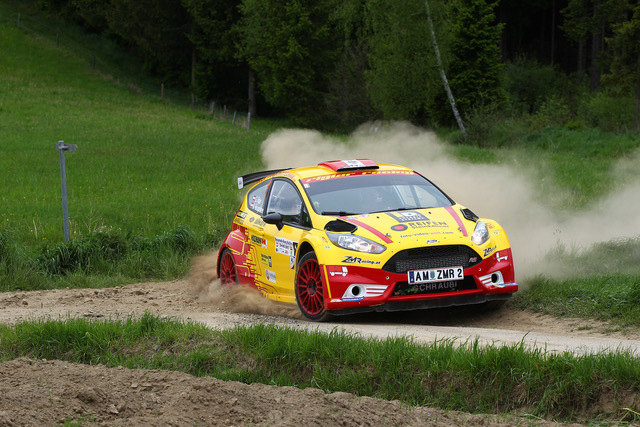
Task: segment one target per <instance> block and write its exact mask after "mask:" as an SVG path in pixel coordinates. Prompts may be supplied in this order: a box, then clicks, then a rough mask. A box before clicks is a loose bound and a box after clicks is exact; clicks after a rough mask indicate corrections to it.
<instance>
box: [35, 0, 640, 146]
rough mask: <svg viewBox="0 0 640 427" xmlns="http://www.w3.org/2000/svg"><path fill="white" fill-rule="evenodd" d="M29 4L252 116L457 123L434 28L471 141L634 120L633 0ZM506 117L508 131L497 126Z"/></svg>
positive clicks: (71, 0) (339, 123)
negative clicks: (553, 127)
mask: <svg viewBox="0 0 640 427" xmlns="http://www.w3.org/2000/svg"><path fill="white" fill-rule="evenodd" d="M37 4H38V7H40V8H41V9H44V10H48V11H50V12H52V13H55V14H59V15H61V16H63V17H64V18H67V19H72V20H74V21H76V22H77V23H79V24H80V25H82V26H83V27H84V28H86V29H87V30H88V31H90V32H95V33H99V34H102V35H106V36H108V37H110V38H112V39H114V40H116V41H117V42H118V43H119V44H120V45H122V46H123V47H125V48H126V49H128V50H129V51H130V52H132V53H134V54H135V55H136V56H138V57H140V58H141V59H142V60H143V61H144V64H145V68H146V70H147V71H148V72H150V73H152V74H154V75H156V76H157V77H158V78H159V79H160V80H161V81H162V82H164V84H165V85H167V86H171V87H177V88H183V89H187V90H189V91H190V92H191V94H192V95H191V96H192V102H194V103H195V102H198V103H207V104H208V103H210V102H215V103H216V104H217V105H225V106H229V108H230V109H236V110H239V111H248V112H250V113H251V115H252V116H254V117H255V116H256V114H258V115H260V116H263V117H276V116H277V117H287V118H289V119H290V120H292V122H293V123H295V124H296V125H299V126H308V127H315V128H319V129H324V130H350V129H352V128H354V127H355V126H357V125H359V124H361V123H363V122H366V121H372V120H408V121H410V122H412V123H414V124H416V125H420V126H427V127H452V126H455V121H454V115H453V114H452V109H451V108H450V104H449V102H448V100H447V96H446V94H445V89H444V86H443V81H442V79H441V76H440V66H439V64H438V62H437V60H436V54H435V51H434V46H435V43H433V42H434V41H435V42H436V43H437V46H438V48H439V51H440V54H441V58H442V66H441V68H442V70H443V71H445V73H446V76H447V78H448V82H449V83H450V86H451V90H452V93H453V96H454V98H455V102H456V106H457V108H458V110H459V111H460V115H461V117H462V119H463V122H464V123H465V125H466V127H467V130H468V137H467V139H468V140H469V141H468V142H472V143H474V142H475V143H477V144H478V145H494V146H495V145H504V144H508V143H509V141H512V140H513V137H514V136H515V137H517V136H518V134H526V133H528V132H530V131H532V130H535V129H537V128H542V127H545V126H549V125H563V126H567V127H568V128H570V129H571V128H573V129H576V128H583V127H599V128H602V129H605V130H611V131H623V132H624V131H629V130H635V131H638V127H639V125H638V114H639V111H638V110H639V100H640V2H638V1H637V0H532V1H526V2H523V1H520V0H498V1H487V0H427V1H424V0H407V1H390V0H368V1H364V0H319V1H313V0H287V1H281V0H107V1H103V0H39V1H38V2H37ZM429 19H431V20H432V22H433V24H434V25H433V28H434V34H433V35H434V36H435V39H434V38H432V35H431V33H430V26H429ZM505 123H507V124H508V129H509V131H508V134H509V135H506V136H505V135H502V134H501V133H500V130H498V131H497V130H496V128H499V129H502V133H504V125H503V124H505ZM497 135H500V137H493V136H497ZM463 137H464V136H463V135H462V134H461V135H460V136H459V138H463Z"/></svg>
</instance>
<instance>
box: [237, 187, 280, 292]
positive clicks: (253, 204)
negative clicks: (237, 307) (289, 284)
mask: <svg viewBox="0 0 640 427" xmlns="http://www.w3.org/2000/svg"><path fill="white" fill-rule="evenodd" d="M271 182H272V181H271V180H268V181H265V182H263V183H260V184H258V185H256V186H255V187H253V188H252V189H251V190H249V193H248V194H247V209H248V212H246V216H245V218H244V220H243V224H242V225H243V227H244V228H245V233H246V239H247V242H248V244H249V252H248V253H247V267H248V274H249V280H248V281H249V283H253V284H254V285H255V286H256V287H257V288H258V289H260V290H261V291H262V292H265V293H274V292H275V289H274V288H273V287H272V286H269V285H268V281H267V280H266V277H265V265H264V262H263V261H261V259H263V258H262V254H263V252H264V251H265V250H266V249H267V247H266V246H267V241H266V240H265V238H264V226H265V223H264V221H262V215H263V214H264V210H265V206H266V201H267V191H268V189H269V185H270V184H271ZM267 267H268V266H267Z"/></svg>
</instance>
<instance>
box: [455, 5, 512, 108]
mask: <svg viewBox="0 0 640 427" xmlns="http://www.w3.org/2000/svg"><path fill="white" fill-rule="evenodd" d="M496 4H497V2H492V1H487V0H455V1H454V2H453V4H452V6H453V7H452V12H453V14H454V16H453V28H452V33H453V39H452V42H451V47H450V53H451V61H450V63H449V71H448V75H449V77H450V83H451V89H452V91H453V93H454V95H455V98H456V102H457V104H458V106H459V108H460V111H461V112H462V114H463V115H465V116H468V115H469V114H470V113H471V111H472V110H473V109H475V108H478V107H482V106H486V105H490V104H498V105H499V104H502V103H503V102H504V100H505V97H506V95H505V92H504V89H503V88H502V86H501V77H502V72H503V64H502V63H501V59H500V35H501V33H502V29H503V24H499V23H497V22H496V19H495V15H494V13H493V10H494V8H495V6H496Z"/></svg>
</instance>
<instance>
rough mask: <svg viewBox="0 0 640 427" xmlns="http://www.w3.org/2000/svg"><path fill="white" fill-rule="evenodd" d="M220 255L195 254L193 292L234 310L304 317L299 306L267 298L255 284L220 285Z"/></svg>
mask: <svg viewBox="0 0 640 427" xmlns="http://www.w3.org/2000/svg"><path fill="white" fill-rule="evenodd" d="M217 257H218V251H217V250H216V251H213V252H211V253H208V254H205V255H201V256H199V257H196V258H194V259H193V261H192V264H191V270H190V272H189V283H190V284H191V286H192V290H193V292H194V296H195V297H197V298H198V299H199V300H200V301H203V302H206V303H208V304H211V305H212V306H213V307H214V308H217V309H221V310H225V311H230V312H233V313H256V314H264V315H268V316H283V317H291V318H296V319H299V318H301V314H300V310H298V307H297V306H294V305H291V304H283V303H279V302H276V301H272V300H270V299H267V298H264V297H263V296H262V294H261V293H260V292H259V291H258V290H257V289H255V288H252V287H249V286H245V285H236V286H221V284H220V280H219V279H218V273H217Z"/></svg>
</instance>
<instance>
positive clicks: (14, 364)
mask: <svg viewBox="0 0 640 427" xmlns="http://www.w3.org/2000/svg"><path fill="white" fill-rule="evenodd" d="M247 292H248V293H247ZM145 311H148V312H151V313H155V314H158V315H161V316H171V317H175V318H178V319H190V320H194V321H198V322H202V323H204V324H206V325H208V326H210V327H213V328H227V327H232V326H234V325H246V324H251V323H255V322H267V323H273V324H278V325H286V326H290V327H294V328H301V329H316V328H318V329H321V330H331V329H333V328H335V327H338V328H343V329H345V330H347V331H350V332H352V333H356V334H360V335H362V336H373V337H386V336H399V335H412V336H414V338H415V339H416V340H418V341H423V342H430V341H433V340H434V339H440V338H453V339H456V340H457V342H464V341H466V340H473V339H476V338H477V339H478V340H480V341H481V342H482V343H496V344H503V343H504V344H509V343H514V342H520V341H523V342H525V343H526V344H527V345H531V346H545V347H546V348H547V349H549V350H551V351H564V350H569V351H574V352H577V353H581V352H585V351H599V350H602V349H614V348H619V347H622V348H629V349H631V350H632V351H636V352H639V350H640V335H639V334H638V333H637V332H633V333H628V334H626V335H623V334H621V333H611V334H605V333H603V332H602V331H603V330H604V329H606V328H607V327H608V325H606V324H602V323H600V324H594V323H593V322H587V321H584V320H577V319H569V320H567V319H563V320H559V319H555V318H551V317H548V316H541V315H536V314H533V313H528V312H522V311H516V310H510V309H506V310H501V311H498V312H495V313H482V314H478V313H475V312H474V311H473V310H469V309H457V310H445V311H433V312H411V313H404V314H397V313H395V314H370V315H366V316H364V315H362V316H356V317H348V318H338V321H336V322H330V323H323V324H314V323H309V322H306V321H304V320H302V319H300V318H299V316H298V315H297V314H296V312H297V308H292V307H289V306H282V305H278V304H275V303H271V302H268V301H266V300H264V299H262V298H260V297H258V296H256V295H255V294H253V293H252V292H250V291H247V290H233V291H230V292H228V291H224V290H222V291H221V290H220V289H213V288H210V289H207V290H206V291H205V292H203V289H201V288H198V287H194V285H193V283H192V282H190V281H188V280H177V281H172V282H161V283H140V284H135V285H128V286H121V287H116V288H109V289H63V290H51V291H37V292H15V293H3V294H0V322H2V323H5V324H12V323H16V322H19V321H22V320H27V319H36V318H54V319H57V318H63V319H64V318H67V317H68V316H71V317H84V318H92V319H93V318H96V319H103V318H116V317H126V316H129V315H139V314H142V313H144V312H145ZM242 312H249V313H242ZM0 396H2V398H1V399H0V426H5V425H42V424H48V425H51V424H55V423H64V422H65V421H71V420H74V421H82V422H90V423H97V424H103V425H124V424H126V425H142V424H144V425H184V424H205V425H243V424H244V425H246V424H260V425H264V424H270V425H300V424H303V425H381V424H384V425H407V424H413V425H431V424H433V423H438V424H441V425H460V424H467V425H478V424H485V425H486V424H491V425H500V424H504V425H513V424H517V423H523V422H526V423H529V422H531V421H532V420H531V419H529V418H526V417H521V416H518V415H517V414H514V415H509V416H492V415H472V414H466V413H459V412H455V411H443V410H439V409H433V408H424V407H420V408H409V407H406V406H405V405H403V404H401V403H400V402H395V401H394V402H388V401H383V400H379V399H372V398H367V397H356V396H354V395H351V394H348V393H332V394H325V393H324V392H322V391H320V390H316V389H306V390H300V389H297V388H293V387H284V388H277V387H274V386H266V385H260V384H250V385H247V384H241V383H235V382H224V381H219V380H216V379H212V378H195V377H191V376H189V375H187V374H183V373H178V372H165V371H147V370H128V369H124V368H106V367H103V366H85V365H75V364H70V363H65V362H59V361H38V360H29V359H18V360H14V361H10V362H5V363H0ZM538 422H540V423H543V424H546V423H545V422H543V421H539V420H538V421H536V424H537V423H538Z"/></svg>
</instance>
